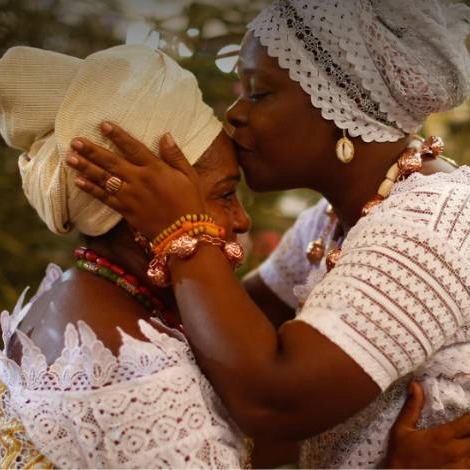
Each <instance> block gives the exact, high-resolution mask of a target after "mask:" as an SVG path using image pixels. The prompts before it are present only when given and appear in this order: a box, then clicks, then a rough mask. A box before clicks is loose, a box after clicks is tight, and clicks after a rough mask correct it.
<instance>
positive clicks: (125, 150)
mask: <svg viewBox="0 0 470 470" xmlns="http://www.w3.org/2000/svg"><path fill="white" fill-rule="evenodd" d="M101 131H102V132H103V134H104V135H105V136H106V137H107V138H108V139H110V140H111V141H112V142H113V143H114V144H115V145H116V147H117V148H118V149H119V150H120V151H121V152H122V154H123V156H124V157H125V158H126V160H128V161H129V162H132V163H134V164H135V165H145V164H146V163H148V162H149V161H152V159H154V158H155V155H154V154H153V153H152V152H151V151H150V150H149V149H148V148H147V147H146V146H145V145H144V144H143V143H141V142H139V141H138V140H136V139H135V138H134V137H132V136H131V135H129V134H128V133H127V132H126V131H124V130H123V129H122V128H120V127H119V126H118V125H117V124H111V123H109V122H103V123H102V124H101Z"/></svg>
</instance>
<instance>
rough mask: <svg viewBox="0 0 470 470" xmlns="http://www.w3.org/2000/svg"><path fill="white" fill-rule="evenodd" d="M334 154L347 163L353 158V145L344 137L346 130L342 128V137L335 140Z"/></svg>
mask: <svg viewBox="0 0 470 470" xmlns="http://www.w3.org/2000/svg"><path fill="white" fill-rule="evenodd" d="M336 156H337V157H338V160H340V161H342V162H343V163H349V162H350V161H351V160H352V159H353V158H354V145H353V143H352V142H351V141H350V140H349V139H348V138H347V137H346V131H345V130H344V129H343V137H341V139H339V140H338V142H336Z"/></svg>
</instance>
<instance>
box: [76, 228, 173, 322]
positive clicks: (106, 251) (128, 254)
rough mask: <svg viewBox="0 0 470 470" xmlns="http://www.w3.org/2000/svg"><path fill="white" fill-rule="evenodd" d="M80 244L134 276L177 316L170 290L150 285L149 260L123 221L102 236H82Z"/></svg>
mask: <svg viewBox="0 0 470 470" xmlns="http://www.w3.org/2000/svg"><path fill="white" fill-rule="evenodd" d="M82 244H83V245H84V246H86V247H87V248H90V249H92V250H94V251H96V253H97V254H99V255H100V256H103V257H104V258H107V259H108V260H109V261H111V262H112V263H114V264H117V265H118V266H120V267H122V268H123V269H124V270H125V271H126V272H128V273H129V274H132V275H134V276H135V277H136V278H137V279H138V281H139V283H140V284H142V285H144V286H146V287H147V288H148V289H149V290H150V291H151V292H152V294H153V295H154V296H155V297H157V298H158V299H160V300H161V301H162V302H163V303H164V304H165V305H166V306H167V307H168V308H170V309H171V310H172V311H173V312H175V314H177V312H178V309H177V307H176V300H175V297H174V295H173V291H172V289H171V288H159V287H156V286H154V285H153V284H152V283H150V281H149V279H148V277H147V269H148V263H149V258H148V256H147V255H146V253H145V252H144V250H143V249H142V248H141V247H140V246H139V245H138V244H137V243H136V242H135V240H134V236H133V233H132V231H131V230H130V228H129V226H128V225H127V223H126V222H125V221H121V222H120V223H119V224H118V225H117V226H116V227H114V228H113V229H112V230H110V231H109V232H108V233H106V234H104V235H101V236H98V237H89V236H83V239H82Z"/></svg>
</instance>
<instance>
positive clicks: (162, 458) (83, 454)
mask: <svg viewBox="0 0 470 470" xmlns="http://www.w3.org/2000/svg"><path fill="white" fill-rule="evenodd" d="M61 274H62V272H61V270H60V269H59V268H58V267H57V266H54V265H50V266H49V267H48V270H47V274H46V277H45V279H44V281H43V283H42V285H41V287H40V289H39V291H38V294H37V295H36V297H37V296H39V295H41V293H42V292H44V291H45V290H47V289H49V288H50V286H51V285H52V284H53V283H54V281H55V280H56V279H57V278H58V277H60V276H61ZM22 298H23V296H22ZM22 298H20V300H19V301H18V304H17V306H16V308H15V310H14V312H13V313H12V315H11V316H10V315H9V314H8V312H3V313H2V315H1V320H0V321H1V328H2V333H3V340H4V344H5V350H4V351H3V352H1V353H0V381H2V382H4V383H5V385H7V387H8V389H9V392H10V394H9V400H8V402H7V404H6V407H5V408H6V412H7V413H8V414H9V415H10V416H11V417H15V418H17V419H19V420H20V421H21V422H22V424H23V425H24V427H25V430H26V433H27V435H28V437H29V439H30V440H31V441H32V443H33V444H34V445H35V446H36V448H37V450H38V451H40V452H41V454H43V455H44V456H46V457H47V458H48V459H49V460H50V461H51V462H52V463H53V464H54V465H55V466H56V467H61V468H240V465H241V460H242V459H243V458H244V457H245V456H244V446H243V440H242V436H241V434H240V432H239V430H238V429H237V427H236V426H235V425H234V424H233V422H232V421H231V420H230V418H229V416H228V413H227V411H226V410H225V408H224V407H223V405H222V403H221V402H220V400H219V399H218V397H217V395H216V394H215V392H214V390H213V389H212V387H211V385H210V384H209V382H208V381H207V380H206V378H205V377H204V375H203V374H202V372H201V370H200V369H199V367H198V366H197V365H196V362H195V359H194V356H193V354H192V352H191V349H190V347H189V345H188V343H187V342H186V341H185V339H184V338H182V337H179V338H174V337H172V336H169V335H167V334H165V333H161V332H159V331H158V330H157V329H156V328H154V327H153V326H152V324H151V323H149V322H145V321H140V323H139V326H140V329H141V331H142V333H143V334H144V335H145V336H146V337H147V338H148V342H145V341H141V340H137V339H135V338H133V337H131V336H129V335H127V334H126V333H124V332H123V331H121V335H122V338H123V345H122V346H121V348H120V352H119V356H118V357H115V356H114V355H113V354H112V353H111V352H110V351H109V350H108V349H107V348H105V347H104V346H103V344H102V342H101V341H99V340H98V339H97V337H96V335H95V334H94V333H93V331H92V330H91V329H90V327H88V326H87V325H86V324H85V323H84V322H78V325H77V327H75V326H73V325H71V324H69V325H68V326H67V328H66V332H65V346H64V349H63V351H62V354H61V356H60V357H59V358H58V359H57V360H56V361H55V362H54V363H53V364H51V365H49V366H48V365H47V364H46V360H45V358H44V356H43V355H42V353H41V351H40V350H39V349H38V348H37V347H36V346H35V345H34V344H33V343H32V342H31V340H29V338H28V337H27V336H26V335H24V334H22V333H21V332H19V331H18V334H19V337H20V340H21V342H22V345H23V359H22V363H21V367H19V366H18V365H17V364H16V363H15V362H14V361H12V360H10V359H8V358H7V356H6V354H5V351H6V347H7V345H8V342H9V340H10V338H11V336H12V334H13V332H14V331H15V330H16V328H17V326H18V324H19V322H20V321H21V320H22V319H23V318H24V317H25V316H26V315H27V313H28V311H29V309H30V306H31V302H33V301H34V298H33V299H32V301H31V302H30V303H28V304H27V305H25V306H24V307H22ZM160 326H162V325H160Z"/></svg>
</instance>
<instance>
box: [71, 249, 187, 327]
mask: <svg viewBox="0 0 470 470" xmlns="http://www.w3.org/2000/svg"><path fill="white" fill-rule="evenodd" d="M75 258H76V260H77V268H78V269H80V270H83V271H88V272H90V273H92V274H95V275H97V276H99V277H101V278H103V279H106V280H108V281H110V282H112V283H113V284H115V285H116V286H118V287H120V288H121V289H124V290H125V291H126V292H127V293H128V294H129V295H131V296H132V297H134V299H136V300H137V301H138V302H139V303H141V304H142V305H143V306H144V307H145V308H146V309H147V310H148V311H149V312H150V314H151V315H152V316H154V317H156V318H158V319H159V320H160V321H161V322H162V323H163V324H164V325H165V326H167V327H169V328H174V329H176V330H178V331H180V332H181V333H183V334H184V330H183V325H182V323H181V322H180V321H179V320H178V319H177V318H176V316H175V314H174V313H173V312H172V311H171V310H170V309H169V308H167V307H166V306H165V305H164V304H163V302H162V301H161V300H160V299H158V298H157V297H155V296H154V295H153V294H152V293H151V292H150V290H149V289H148V288H147V287H146V286H144V285H142V284H140V283H139V281H138V280H137V278H136V277H135V276H134V275H133V274H129V273H126V271H125V270H124V269H123V268H121V267H120V266H118V265H117V264H114V263H111V261H109V260H108V259H106V258H105V257H103V256H100V255H99V254H98V253H96V252H95V251H93V250H91V249H90V248H86V247H79V248H76V249H75Z"/></svg>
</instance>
